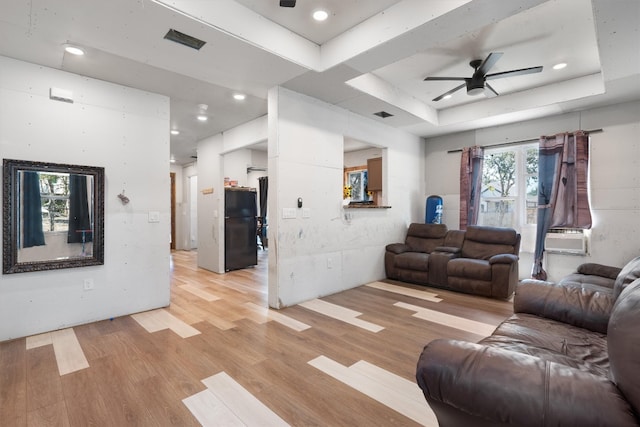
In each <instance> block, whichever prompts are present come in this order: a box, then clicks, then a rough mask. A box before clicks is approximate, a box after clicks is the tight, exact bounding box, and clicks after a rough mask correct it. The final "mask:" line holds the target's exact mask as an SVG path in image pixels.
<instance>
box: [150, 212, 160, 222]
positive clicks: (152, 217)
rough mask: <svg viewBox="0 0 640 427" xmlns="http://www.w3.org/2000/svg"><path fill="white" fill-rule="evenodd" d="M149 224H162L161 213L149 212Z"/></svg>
mask: <svg viewBox="0 0 640 427" xmlns="http://www.w3.org/2000/svg"><path fill="white" fill-rule="evenodd" d="M149 222H160V212H158V211H149Z"/></svg>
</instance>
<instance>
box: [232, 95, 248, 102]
mask: <svg viewBox="0 0 640 427" xmlns="http://www.w3.org/2000/svg"><path fill="white" fill-rule="evenodd" d="M246 97H247V96H246V95H245V94H244V93H235V94H233V99H235V100H236V101H244V99H245V98H246Z"/></svg>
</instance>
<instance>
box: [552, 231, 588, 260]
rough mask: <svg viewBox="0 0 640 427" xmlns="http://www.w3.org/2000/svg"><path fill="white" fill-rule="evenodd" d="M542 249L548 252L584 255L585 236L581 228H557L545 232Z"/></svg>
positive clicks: (585, 247)
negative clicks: (556, 229)
mask: <svg viewBox="0 0 640 427" xmlns="http://www.w3.org/2000/svg"><path fill="white" fill-rule="evenodd" d="M544 249H545V251H547V252H550V253H556V254H571V255H586V253H587V236H585V234H584V233H583V232H582V230H570V231H569V230H558V231H551V232H549V233H547V236H546V237H545V239H544Z"/></svg>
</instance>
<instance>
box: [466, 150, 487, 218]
mask: <svg viewBox="0 0 640 427" xmlns="http://www.w3.org/2000/svg"><path fill="white" fill-rule="evenodd" d="M483 163H484V148H482V147H479V146H475V147H465V148H463V149H462V156H461V158H460V230H466V229H467V226H468V225H476V224H477V223H478V213H479V212H478V211H479V210H480V194H481V192H482V167H483Z"/></svg>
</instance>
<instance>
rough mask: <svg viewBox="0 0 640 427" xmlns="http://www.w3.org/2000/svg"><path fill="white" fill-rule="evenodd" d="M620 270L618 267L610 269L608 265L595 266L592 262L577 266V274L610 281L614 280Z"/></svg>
mask: <svg viewBox="0 0 640 427" xmlns="http://www.w3.org/2000/svg"><path fill="white" fill-rule="evenodd" d="M621 270H622V269H621V268H619V267H612V266H610V265H603V264H596V263H594V262H585V263H584V264H580V265H579V266H578V270H577V272H578V273H580V274H585V275H587V276H601V277H606V278H609V279H611V280H616V277H618V274H620V271H621Z"/></svg>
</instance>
